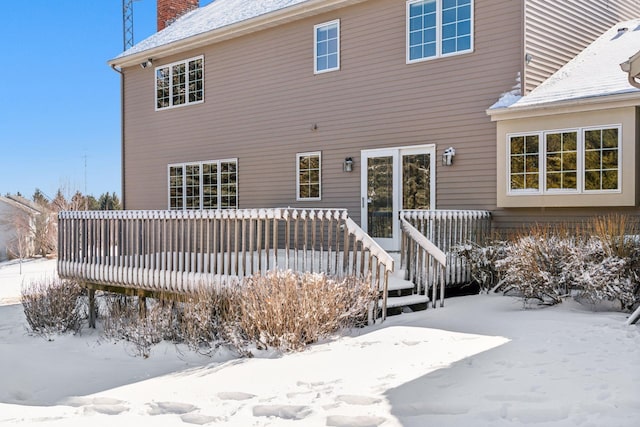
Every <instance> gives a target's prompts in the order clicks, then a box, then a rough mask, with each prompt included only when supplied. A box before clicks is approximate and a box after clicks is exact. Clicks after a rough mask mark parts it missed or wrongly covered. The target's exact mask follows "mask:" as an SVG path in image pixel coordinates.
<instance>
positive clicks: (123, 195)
mask: <svg viewBox="0 0 640 427" xmlns="http://www.w3.org/2000/svg"><path fill="white" fill-rule="evenodd" d="M111 69H113V71H115V72H116V73H118V74H120V173H121V175H120V191H121V193H120V194H121V199H120V205H121V206H122V209H123V210H124V209H126V204H125V200H126V198H125V193H124V176H125V174H124V165H125V162H124V72H123V71H122V69H121V68H118V67H117V66H115V65H111Z"/></svg>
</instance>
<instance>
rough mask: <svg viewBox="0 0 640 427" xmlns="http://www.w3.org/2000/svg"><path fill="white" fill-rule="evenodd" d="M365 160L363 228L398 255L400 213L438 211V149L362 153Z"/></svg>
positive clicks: (406, 148) (389, 149)
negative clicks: (419, 210) (424, 210)
mask: <svg viewBox="0 0 640 427" xmlns="http://www.w3.org/2000/svg"><path fill="white" fill-rule="evenodd" d="M361 158H362V168H361V170H362V175H361V183H362V186H361V207H362V216H361V224H362V228H363V229H364V230H365V231H366V232H367V233H368V234H369V235H370V236H371V237H373V238H374V239H375V240H376V241H377V242H378V243H379V244H380V246H382V247H383V248H384V249H386V250H390V251H397V250H399V249H400V222H399V220H398V218H399V213H400V211H401V210H404V209H435V194H436V192H435V171H436V168H435V145H420V146H413V147H402V148H387V149H377V150H362V152H361Z"/></svg>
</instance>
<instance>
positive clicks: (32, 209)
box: [0, 195, 44, 214]
mask: <svg viewBox="0 0 640 427" xmlns="http://www.w3.org/2000/svg"><path fill="white" fill-rule="evenodd" d="M0 203H6V204H8V205H9V206H12V207H14V208H17V209H20V210H22V211H24V212H27V213H33V214H36V213H42V212H43V211H44V210H43V209H42V207H40V206H38V204H37V203H35V202H32V201H31V200H29V199H25V198H24V197H22V196H18V195H6V196H0Z"/></svg>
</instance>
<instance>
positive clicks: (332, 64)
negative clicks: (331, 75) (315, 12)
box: [313, 19, 340, 74]
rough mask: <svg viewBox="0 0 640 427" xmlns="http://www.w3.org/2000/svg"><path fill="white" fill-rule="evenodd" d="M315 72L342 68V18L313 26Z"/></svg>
mask: <svg viewBox="0 0 640 427" xmlns="http://www.w3.org/2000/svg"><path fill="white" fill-rule="evenodd" d="M313 40H314V45H313V52H314V55H313V56H314V59H315V62H314V73H316V74H318V73H325V72H327V71H334V70H339V69H340V20H339V19H337V20H335V21H331V22H325V23H324V24H318V25H316V26H314V27H313Z"/></svg>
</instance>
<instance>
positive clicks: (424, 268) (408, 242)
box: [400, 218, 447, 308]
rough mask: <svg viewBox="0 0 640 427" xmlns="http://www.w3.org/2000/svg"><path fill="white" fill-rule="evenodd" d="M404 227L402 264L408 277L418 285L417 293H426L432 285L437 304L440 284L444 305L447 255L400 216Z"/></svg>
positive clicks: (434, 303) (434, 301) (442, 303)
mask: <svg viewBox="0 0 640 427" xmlns="http://www.w3.org/2000/svg"><path fill="white" fill-rule="evenodd" d="M400 228H401V229H402V247H401V262H400V263H401V265H402V267H403V268H404V269H405V271H406V275H407V279H408V280H410V281H411V282H413V283H414V284H415V285H416V293H417V294H421V295H426V294H427V293H428V292H429V286H431V290H432V296H431V301H432V304H433V307H434V308H435V306H436V299H437V298H438V293H437V292H438V291H437V288H438V285H439V286H440V307H442V306H443V305H444V272H445V269H446V267H447V256H446V255H445V253H444V252H442V251H441V250H440V249H438V247H437V246H436V245H434V244H433V243H431V242H430V241H429V239H427V238H426V237H425V236H424V235H423V234H422V233H420V232H419V231H418V230H417V229H416V228H415V227H414V226H413V225H411V224H410V223H409V222H408V221H407V220H406V219H404V218H400Z"/></svg>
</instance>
